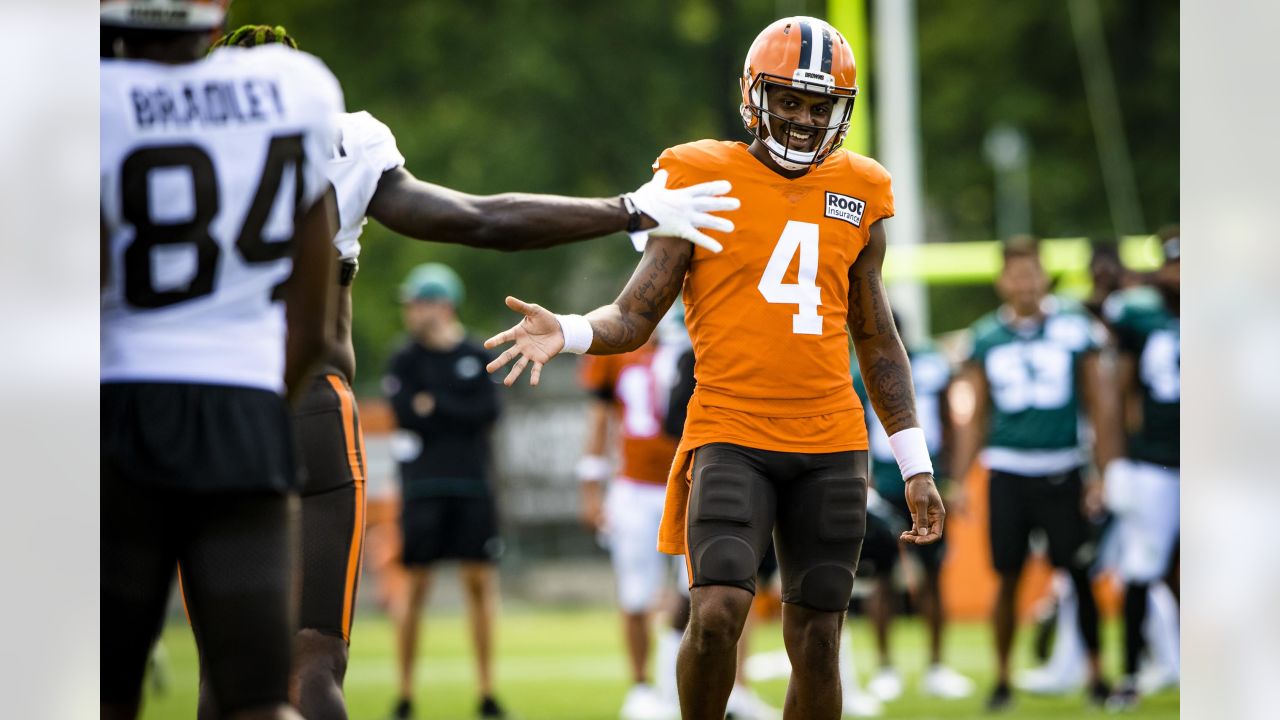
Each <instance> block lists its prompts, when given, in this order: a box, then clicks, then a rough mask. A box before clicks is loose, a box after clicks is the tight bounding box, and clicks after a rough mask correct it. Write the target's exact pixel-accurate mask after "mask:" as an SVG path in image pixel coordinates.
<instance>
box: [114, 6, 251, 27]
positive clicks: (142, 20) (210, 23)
mask: <svg viewBox="0 0 1280 720" xmlns="http://www.w3.org/2000/svg"><path fill="white" fill-rule="evenodd" d="M230 4H231V0H102V2H101V3H100V4H99V7H100V9H101V11H102V12H101V20H100V24H102V25H107V26H110V27H118V28H137V29H140V30H178V31H200V30H212V29H214V28H217V27H221V26H222V21H223V19H225V18H226V16H227V6H228V5H230Z"/></svg>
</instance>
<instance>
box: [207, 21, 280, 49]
mask: <svg viewBox="0 0 1280 720" xmlns="http://www.w3.org/2000/svg"><path fill="white" fill-rule="evenodd" d="M268 43H280V44H281V45H287V46H289V47H291V48H293V49H294V50H297V49H298V41H297V40H294V39H293V36H292V35H290V34H289V32H288V31H287V30H285V29H284V26H283V25H275V26H272V25H241V26H240V27H238V28H236V29H235V30H232V31H231V32H229V33H227V34H226V35H223V36H222V37H220V38H218V41H217V42H215V43H214V44H213V47H211V48H209V49H210V50H213V49H215V48H220V47H228V46H236V47H257V46H258V45H266V44H268Z"/></svg>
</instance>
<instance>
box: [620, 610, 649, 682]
mask: <svg viewBox="0 0 1280 720" xmlns="http://www.w3.org/2000/svg"><path fill="white" fill-rule="evenodd" d="M622 632H623V635H624V636H625V637H626V639H627V660H628V661H629V662H630V663H631V682H632V684H633V685H645V684H648V682H649V613H647V612H636V613H629V612H624V613H622Z"/></svg>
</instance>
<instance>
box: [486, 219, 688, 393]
mask: <svg viewBox="0 0 1280 720" xmlns="http://www.w3.org/2000/svg"><path fill="white" fill-rule="evenodd" d="M692 256H693V247H692V246H691V245H690V244H689V243H687V242H685V241H684V240H681V239H679V238H674V237H655V238H650V240H649V243H648V244H647V245H646V246H645V250H644V257H642V258H641V259H640V264H639V265H638V266H637V267H636V271H635V273H634V274H632V276H631V279H630V280H629V281H627V286H626V287H625V288H624V289H623V291H622V294H620V295H619V296H618V299H617V300H614V301H613V303H612V304H610V305H605V306H604V307H601V308H597V309H595V310H592V311H591V312H590V313H588V314H587V316H586V318H577V321H578V322H585V323H587V324H589V325H590V333H591V344H590V346H586V345H585V343H584V345H583V349H587V351H588V352H590V353H591V354H592V355H612V354H615V353H624V352H630V351H632V350H635V349H636V348H638V347H640V346H641V345H643V344H644V343H645V341H646V340H648V339H649V336H650V335H652V334H653V329H654V328H655V327H657V325H658V321H659V320H661V319H662V316H663V315H665V314H666V312H667V310H668V309H669V308H670V307H671V303H673V302H675V299H676V296H677V295H678V294H679V293H680V288H681V287H682V286H683V285H684V276H685V273H686V272H687V271H688V269H689V260H690V258H691V257H692ZM507 307H509V308H511V309H512V310H515V311H516V312H519V313H523V314H524V320H521V321H520V324H518V325H516V326H515V327H513V328H511V329H509V330H507V331H505V332H502V333H499V334H498V335H495V336H493V337H491V338H489V339H488V340H486V341H485V344H484V346H485V347H487V348H494V347H497V346H499V345H501V344H503V343H507V342H512V341H514V342H515V344H514V345H512V346H511V347H509V348H507V349H506V350H504V351H503V353H502V354H501V355H499V356H498V358H497V359H496V360H494V361H493V362H491V363H489V366H488V370H489V372H496V371H497V370H499V369H501V368H502V367H504V366H505V365H507V363H510V362H511V361H512V360H515V365H514V366H513V367H512V368H511V372H510V373H508V374H507V377H506V379H505V380H503V382H504V383H506V384H507V385H510V384H512V383H514V382H515V381H516V379H517V378H519V377H520V373H522V372H524V369H525V366H526V365H528V364H529V363H530V362H532V363H533V369H532V370H531V371H530V374H529V383H530V384H532V385H537V384H538V379H539V378H540V377H541V375H542V366H543V365H545V364H546V363H547V362H548V361H549V360H551V358H553V357H555V356H556V355H558V354H559V353H560V351H561V350H563V349H564V347H565V337H564V332H563V331H562V329H561V326H560V321H559V320H557V319H556V316H555V315H554V314H552V313H551V312H550V311H548V310H547V309H546V308H544V307H542V306H541V305H533V304H530V303H526V302H524V301H522V300H517V299H516V298H513V297H509V298H507ZM579 352H581V349H580V350H579ZM517 358H519V359H517Z"/></svg>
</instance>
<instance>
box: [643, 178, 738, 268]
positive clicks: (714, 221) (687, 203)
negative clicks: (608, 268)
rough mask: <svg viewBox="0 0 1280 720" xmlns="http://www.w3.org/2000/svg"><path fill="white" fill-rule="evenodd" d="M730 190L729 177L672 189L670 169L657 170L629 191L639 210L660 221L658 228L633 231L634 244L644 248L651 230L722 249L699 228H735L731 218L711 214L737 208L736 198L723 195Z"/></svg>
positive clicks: (714, 249) (731, 229) (724, 229)
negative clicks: (668, 183)
mask: <svg viewBox="0 0 1280 720" xmlns="http://www.w3.org/2000/svg"><path fill="white" fill-rule="evenodd" d="M730 189H732V186H731V185H730V184H729V181H728V180H713V181H711V182H705V183H700V184H698V185H690V186H689V187H686V188H679V189H675V190H671V189H668V188H667V171H666V170H659V171H657V172H655V173H654V174H653V178H652V179H651V180H649V182H647V183H645V184H644V185H641V186H640V187H639V188H638V189H637V190H636V191H635V192H632V193H628V197H630V198H631V202H633V203H635V206H636V209H637V210H639V211H640V212H642V213H644V214H645V215H648V216H649V217H651V218H653V221H654V222H656V223H658V226H657V227H655V228H650V229H648V230H641V231H639V232H634V233H631V242H632V244H634V245H635V247H636V250H643V249H644V245H645V243H646V242H648V240H649V233H653V234H654V235H667V236H671V237H678V238H684V239H685V240H688V241H689V242H691V243H693V244H694V245H698V246H700V247H704V248H706V249H708V250H710V251H711V252H716V253H718V252H720V251H721V250H723V249H724V246H722V245H721V244H720V243H718V242H716V241H715V240H712V239H711V238H709V237H707V236H706V235H704V234H702V232H701V231H699V229H698V228H708V229H711V230H719V231H720V232H732V231H733V222H732V221H731V220H728V219H726V218H722V217H716V216H715V215H710V214H709V213H712V212H719V211H722V210H737V209H738V206H739V205H741V203H739V202H738V199H737V198H733V197H724V194H725V193H727V192H729V190H730Z"/></svg>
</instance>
